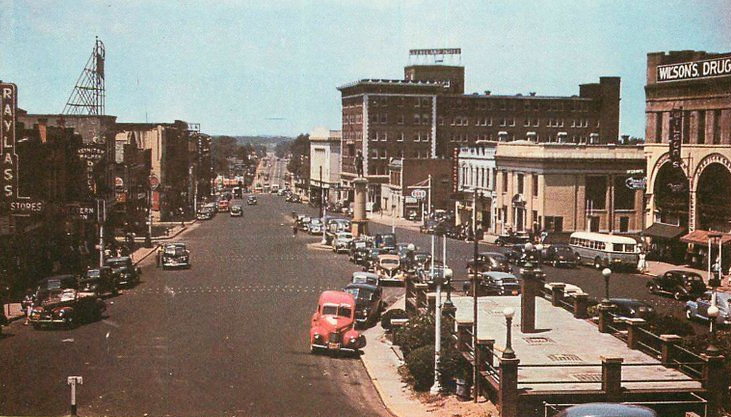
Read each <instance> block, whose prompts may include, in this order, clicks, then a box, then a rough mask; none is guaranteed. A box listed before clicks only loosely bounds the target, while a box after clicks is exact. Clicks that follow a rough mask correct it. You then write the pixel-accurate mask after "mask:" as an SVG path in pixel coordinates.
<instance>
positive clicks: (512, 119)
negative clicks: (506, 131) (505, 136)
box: [510, 117, 515, 126]
mask: <svg viewBox="0 0 731 417" xmlns="http://www.w3.org/2000/svg"><path fill="white" fill-rule="evenodd" d="M510 126H515V118H513V117H511V118H510Z"/></svg>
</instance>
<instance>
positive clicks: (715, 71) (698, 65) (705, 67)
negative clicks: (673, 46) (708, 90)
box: [657, 57, 731, 83]
mask: <svg viewBox="0 0 731 417" xmlns="http://www.w3.org/2000/svg"><path fill="white" fill-rule="evenodd" d="M729 75H731V57H724V58H716V59H708V60H705V61H692V62H680V63H678V64H669V65H658V66H657V82H659V83H662V82H667V81H681V80H695V79H699V78H713V77H723V76H729Z"/></svg>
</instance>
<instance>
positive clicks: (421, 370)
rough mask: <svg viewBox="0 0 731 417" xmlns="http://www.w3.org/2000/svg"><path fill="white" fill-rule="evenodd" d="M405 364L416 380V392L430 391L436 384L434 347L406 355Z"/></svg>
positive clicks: (426, 347) (421, 348)
mask: <svg viewBox="0 0 731 417" xmlns="http://www.w3.org/2000/svg"><path fill="white" fill-rule="evenodd" d="M405 362H406V367H407V368H408V369H409V373H411V376H412V377H413V378H414V390H416V391H426V390H428V389H429V388H430V387H431V386H432V384H433V382H434V346H422V347H420V348H418V349H414V350H413V351H411V352H409V354H408V355H406V358H405Z"/></svg>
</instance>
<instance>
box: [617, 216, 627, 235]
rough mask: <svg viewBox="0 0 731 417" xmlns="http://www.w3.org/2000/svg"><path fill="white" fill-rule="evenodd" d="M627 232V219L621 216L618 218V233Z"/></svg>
mask: <svg viewBox="0 0 731 417" xmlns="http://www.w3.org/2000/svg"><path fill="white" fill-rule="evenodd" d="M627 232H629V217H626V216H622V217H620V218H619V233H627Z"/></svg>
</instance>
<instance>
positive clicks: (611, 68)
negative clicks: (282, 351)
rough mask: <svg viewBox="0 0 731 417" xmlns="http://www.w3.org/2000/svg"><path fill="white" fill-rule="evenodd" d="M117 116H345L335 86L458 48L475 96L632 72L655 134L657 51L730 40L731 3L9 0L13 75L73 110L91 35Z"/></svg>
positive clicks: (303, 120) (235, 126)
mask: <svg viewBox="0 0 731 417" xmlns="http://www.w3.org/2000/svg"><path fill="white" fill-rule="evenodd" d="M95 36H99V38H100V39H101V40H102V41H103V42H104V45H105V48H106V64H105V81H106V94H107V95H106V109H107V111H106V113H107V114H110V115H116V116H117V117H118V119H117V120H118V121H121V122H144V121H149V122H171V121H173V120H176V119H177V120H185V121H188V122H196V123H200V124H201V131H203V132H205V133H209V134H226V135H289V136H294V135H297V134H298V133H304V132H309V131H311V130H312V128H313V127H315V126H326V127H329V128H331V129H339V128H340V126H341V117H340V116H341V113H340V112H341V108H340V93H339V91H338V90H337V87H338V86H341V85H343V84H346V83H348V82H351V81H356V80H359V79H363V78H394V79H400V78H403V67H404V66H405V65H408V64H409V63H410V62H413V61H409V55H408V53H409V49H415V48H443V47H450V48H461V49H462V55H461V60H460V61H459V63H460V64H461V65H464V66H465V78H466V80H465V92H466V93H472V92H483V91H485V90H491V91H492V92H493V94H517V93H522V94H527V93H528V92H531V91H535V92H537V93H538V94H539V95H563V96H570V95H574V94H578V92H579V87H578V86H579V84H583V83H591V82H598V80H599V77H600V76H620V77H621V79H622V90H621V95H622V101H621V114H620V133H621V134H628V135H631V136H637V137H644V129H645V127H644V123H645V118H644V109H645V103H644V99H645V96H644V85H645V81H646V79H645V77H646V75H645V72H646V61H647V53H648V52H657V51H670V50H683V49H693V50H706V51H712V52H729V51H731V1H729V0H695V1H693V0H677V1H674V0H658V1H655V0H643V1H637V0H626V1H625V0H606V1H603V0H601V1H600V0H596V1H589V0H544V1H520V0H475V1H472V0H457V1H451V0H439V1H416V0H400V1H385V0H371V1H355V0H343V1H334V0H321V1H283V0H281V1H280V0H269V1H261V0H258V1H251V2H247V1H232V0H218V1H212V0H210V1H154V2H152V1H148V0H126V1H119V0H113V1H84V0H75V1H64V2H59V1H50V0H49V1H20V0H17V1H16V0H0V79H2V80H3V81H4V82H13V83H16V84H17V85H18V97H19V98H18V100H19V106H20V107H21V108H24V109H26V110H28V111H29V112H31V113H60V112H61V111H62V110H63V107H64V104H65V103H66V101H67V99H68V97H69V95H70V94H71V91H72V89H73V87H74V84H75V82H76V80H77V78H78V76H79V74H80V73H81V71H82V69H83V68H84V65H85V64H86V62H87V60H88V58H89V55H90V54H91V51H92V48H93V46H94V39H95Z"/></svg>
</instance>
